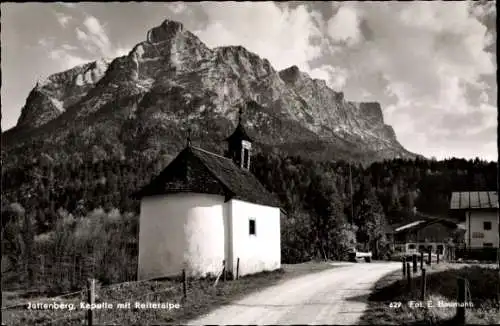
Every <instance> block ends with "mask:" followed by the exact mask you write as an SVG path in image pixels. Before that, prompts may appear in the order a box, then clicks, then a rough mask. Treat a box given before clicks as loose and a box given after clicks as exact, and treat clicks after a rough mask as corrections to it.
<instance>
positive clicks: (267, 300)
mask: <svg viewBox="0 0 500 326" xmlns="http://www.w3.org/2000/svg"><path fill="white" fill-rule="evenodd" d="M399 268H401V264H400V263H398V262H373V263H371V264H367V263H359V264H356V263H352V264H342V265H341V266H337V267H336V268H333V269H330V270H325V271H322V272H318V273H314V274H309V275H306V276H301V277H298V278H295V279H292V280H288V281H285V282H283V283H281V284H278V285H275V286H272V287H269V288H266V289H264V290H261V291H259V292H256V293H253V294H251V295H249V296H247V297H245V298H243V299H242V300H239V301H236V302H233V303H231V304H229V305H227V306H224V307H222V308H219V309H217V310H214V311H213V312H211V313H210V314H208V315H205V316H202V317H201V318H198V319H195V320H192V321H190V322H188V325H215V324H217V325H224V324H225V325H227V324H232V325H235V324H240V325H242V324H243V325H244V324H246V325H249V324H254V325H255V324H257V325H263V324H264V325H266V324H273V325H289V324H337V325H354V324H356V323H357V322H358V321H359V318H360V317H361V316H362V315H363V312H364V311H365V309H366V307H367V303H366V295H367V294H369V293H370V291H371V289H372V288H373V286H374V284H375V282H377V281H378V280H379V279H380V278H382V277H383V276H384V275H385V274H387V273H390V272H393V271H395V270H398V269H399Z"/></svg>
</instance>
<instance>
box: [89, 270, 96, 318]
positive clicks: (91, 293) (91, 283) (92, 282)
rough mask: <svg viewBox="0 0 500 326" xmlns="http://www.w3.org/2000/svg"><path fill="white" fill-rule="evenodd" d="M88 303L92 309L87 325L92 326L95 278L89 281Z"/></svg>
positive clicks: (90, 309)
mask: <svg viewBox="0 0 500 326" xmlns="http://www.w3.org/2000/svg"><path fill="white" fill-rule="evenodd" d="M87 303H88V304H89V305H90V308H89V310H88V311H87V325H88V326H92V325H93V324H94V315H93V309H92V308H93V305H94V303H95V280H94V279H93V278H91V279H89V280H88V283H87Z"/></svg>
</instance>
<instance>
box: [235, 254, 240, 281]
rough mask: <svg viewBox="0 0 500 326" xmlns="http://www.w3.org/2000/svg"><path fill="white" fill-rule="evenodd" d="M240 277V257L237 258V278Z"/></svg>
mask: <svg viewBox="0 0 500 326" xmlns="http://www.w3.org/2000/svg"><path fill="white" fill-rule="evenodd" d="M239 278H240V257H238V259H236V279H239Z"/></svg>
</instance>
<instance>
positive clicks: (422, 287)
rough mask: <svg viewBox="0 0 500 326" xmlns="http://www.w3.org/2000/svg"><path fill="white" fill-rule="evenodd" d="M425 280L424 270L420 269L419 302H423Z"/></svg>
mask: <svg viewBox="0 0 500 326" xmlns="http://www.w3.org/2000/svg"><path fill="white" fill-rule="evenodd" d="M426 283H427V280H426V273H425V268H423V269H422V280H421V283H420V300H421V301H424V300H425V287H426V286H427V284H426Z"/></svg>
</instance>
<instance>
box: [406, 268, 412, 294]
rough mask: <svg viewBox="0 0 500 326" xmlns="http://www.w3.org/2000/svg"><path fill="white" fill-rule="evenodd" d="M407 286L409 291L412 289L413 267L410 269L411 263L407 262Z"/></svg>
mask: <svg viewBox="0 0 500 326" xmlns="http://www.w3.org/2000/svg"><path fill="white" fill-rule="evenodd" d="M406 282H407V283H406V286H407V289H408V292H410V291H411V269H410V263H409V262H407V263H406Z"/></svg>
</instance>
